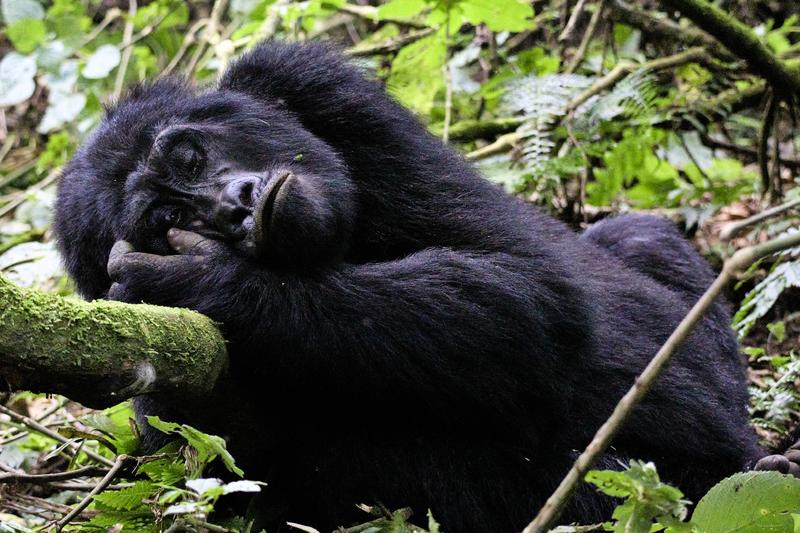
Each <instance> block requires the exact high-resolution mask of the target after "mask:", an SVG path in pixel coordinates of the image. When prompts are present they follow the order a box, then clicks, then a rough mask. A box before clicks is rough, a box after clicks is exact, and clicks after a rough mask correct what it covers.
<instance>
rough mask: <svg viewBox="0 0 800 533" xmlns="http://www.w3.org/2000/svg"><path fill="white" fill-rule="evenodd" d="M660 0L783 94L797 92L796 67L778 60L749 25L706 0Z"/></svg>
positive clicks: (798, 73)
mask: <svg viewBox="0 0 800 533" xmlns="http://www.w3.org/2000/svg"><path fill="white" fill-rule="evenodd" d="M662 3H663V4H664V5H665V6H667V7H670V8H672V9H675V10H678V11H680V12H681V14H682V15H683V16H685V17H687V18H688V19H690V20H691V21H692V22H694V23H695V24H697V26H699V27H700V29H702V30H704V31H706V32H708V33H710V34H711V35H713V36H714V38H716V39H717V40H718V41H719V42H721V43H722V44H723V45H725V47H726V48H727V49H728V50H729V51H730V52H731V53H732V54H734V55H735V56H737V57H740V58H742V59H744V60H745V61H747V64H748V65H749V66H750V69H751V70H752V71H753V72H755V73H757V74H758V75H760V76H762V77H764V78H765V79H766V80H767V81H769V82H770V84H771V85H772V86H773V87H775V89H777V90H779V91H780V92H781V93H782V94H783V95H791V94H796V93H800V68H798V67H796V66H794V65H789V64H787V63H786V62H784V61H781V60H780V59H779V58H778V57H777V56H776V55H775V54H773V53H772V51H770V50H769V48H767V46H766V45H765V44H764V43H763V42H761V40H760V39H759V38H758V36H757V35H756V34H755V33H754V32H753V30H752V29H750V28H749V27H747V26H746V25H745V24H743V23H742V22H741V21H739V20H737V19H736V18H734V17H733V16H732V15H730V14H728V13H726V12H725V11H722V10H721V9H720V8H718V7H716V6H714V5H712V4H710V3H709V2H707V1H706V0H663V1H662Z"/></svg>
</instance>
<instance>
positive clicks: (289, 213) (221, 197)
mask: <svg viewBox="0 0 800 533" xmlns="http://www.w3.org/2000/svg"><path fill="white" fill-rule="evenodd" d="M146 101H147V93H146V92H145V93H144V95H143V97H142V96H140V97H139V98H138V99H134V100H132V101H130V102H123V103H122V104H121V105H120V106H119V108H118V109H117V110H116V111H114V112H113V113H112V115H110V117H109V119H108V122H109V123H110V124H107V125H106V126H107V129H108V127H114V126H113V122H114V117H115V114H118V113H120V112H122V115H123V116H128V115H129V113H128V112H127V110H126V109H125V107H126V106H131V107H133V108H134V109H135V108H141V107H142V106H143V102H146ZM145 135H146V136H147V137H148V142H144V143H140V144H141V145H142V148H143V149H141V153H140V154H137V155H138V157H136V158H135V164H134V165H133V166H132V168H131V170H130V172H128V173H127V175H126V176H125V177H124V187H123V188H122V189H121V190H120V191H119V192H120V193H121V194H122V199H121V200H122V201H121V202H120V203H119V205H120V207H121V209H122V213H121V214H120V217H121V222H122V225H121V232H122V234H121V235H120V234H118V235H116V237H117V238H124V239H126V240H128V241H130V242H131V243H132V244H133V245H134V246H135V247H136V248H137V249H140V250H144V251H150V252H154V253H162V254H166V253H169V252H170V249H169V245H168V243H167V239H166V234H167V231H168V230H169V229H170V228H172V227H176V228H180V229H185V230H190V231H193V232H195V233H200V234H203V235H205V236H207V237H210V238H212V239H215V240H218V241H222V242H224V243H226V244H227V245H228V246H229V247H231V248H232V249H234V250H236V251H237V252H239V253H241V254H245V255H247V256H248V257H251V258H252V259H255V260H258V261H264V262H265V263H269V264H274V265H276V266H309V265H315V264H318V263H320V262H325V261H330V260H331V259H333V258H336V257H339V256H341V254H342V253H343V252H344V249H345V247H346V243H347V237H348V235H349V233H350V226H351V224H352V219H353V217H354V209H355V208H354V191H353V183H352V180H351V179H350V178H349V176H348V174H347V172H346V170H345V169H344V165H343V164H342V162H341V160H340V158H339V156H338V154H336V153H335V152H334V151H333V150H332V149H331V148H330V146H328V145H327V144H325V143H324V142H322V141H321V140H320V139H318V138H316V137H314V136H313V135H312V134H311V133H310V132H308V131H307V130H305V129H304V128H303V127H302V125H301V124H300V123H299V122H298V121H297V120H296V119H295V118H294V117H293V116H292V115H291V114H290V113H288V112H286V111H284V110H282V109H280V108H267V107H266V106H265V105H264V104H259V103H257V102H255V101H252V100H249V99H247V98H246V97H243V96H241V95H238V96H237V98H236V99H232V98H230V96H229V95H228V96H226V98H224V99H223V98H216V97H215V96H214V93H210V94H209V95H201V96H192V97H190V98H189V99H188V100H187V101H185V102H183V103H182V106H181V108H180V109H178V110H176V112H174V113H173V114H172V115H171V116H167V117H163V118H162V119H161V120H158V122H157V123H155V124H153V125H152V126H151V127H150V128H148V129H147V131H146V134H145ZM90 149H91V148H90ZM131 149H132V150H133V149H135V148H134V147H132V148H131ZM98 177H100V178H102V176H98ZM117 233H120V232H119V231H118V232H117Z"/></svg>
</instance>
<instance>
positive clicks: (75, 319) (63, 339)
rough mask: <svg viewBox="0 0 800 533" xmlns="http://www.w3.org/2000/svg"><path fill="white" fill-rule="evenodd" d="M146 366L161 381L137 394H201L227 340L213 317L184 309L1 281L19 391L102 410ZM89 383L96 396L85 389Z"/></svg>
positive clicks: (212, 379) (7, 359)
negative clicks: (104, 401) (47, 394)
mask: <svg viewBox="0 0 800 533" xmlns="http://www.w3.org/2000/svg"><path fill="white" fill-rule="evenodd" d="M145 362H146V363H149V364H150V365H152V367H153V369H154V370H155V372H156V380H155V382H154V383H152V384H145V385H144V386H145V387H146V388H145V389H144V390H137V391H135V392H139V393H141V392H165V393H176V392H179V393H181V394H201V395H202V394H205V393H207V392H209V391H210V390H211V388H212V387H213V385H214V384H215V383H216V381H217V379H218V377H219V375H220V374H221V372H222V370H223V368H224V366H225V363H226V352H225V341H224V339H223V338H222V336H221V335H220V333H219V330H218V329H217V328H216V326H215V325H214V323H213V322H212V321H211V320H210V319H209V318H207V317H205V316H203V315H201V314H199V313H195V312H192V311H189V310H186V309H175V308H169V307H158V306H152V305H130V304H124V303H120V302H109V301H95V302H84V301H81V300H77V299H74V298H63V297H60V296H57V295H54V294H47V293H43V292H41V291H36V290H32V289H24V288H21V287H17V286H16V285H14V284H12V283H11V282H9V281H8V280H6V279H4V278H3V277H2V276H0V370H2V372H3V374H4V376H5V375H8V376H10V378H9V379H10V382H11V383H12V384H13V385H15V386H18V387H24V388H36V387H39V388H38V389H36V390H39V391H43V392H54V393H60V394H64V395H66V396H69V397H71V398H75V399H78V400H81V398H80V397H79V396H83V398H84V399H83V400H82V401H84V402H85V403H87V402H86V399H87V398H88V400H89V402H88V403H90V404H91V403H94V404H96V403H97V401H98V399H101V398H103V397H106V396H108V395H109V394H111V393H112V392H114V391H117V390H120V389H121V388H123V387H125V386H128V385H130V384H131V383H133V382H136V381H137V377H138V376H137V374H136V372H137V369H139V368H141V365H142V364H143V363H145ZM38 374H44V375H45V377H47V380H45V379H43V378H41V377H39V376H38ZM87 384H93V385H96V388H95V390H92V391H87V390H82V389H83V388H85V386H86V385H87ZM76 389H77V390H76ZM76 394H77V395H78V396H76ZM118 399H119V398H118V397H116V398H114V400H115V401H117V400H118ZM100 401H102V400H100Z"/></svg>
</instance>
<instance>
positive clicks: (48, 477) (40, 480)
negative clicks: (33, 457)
mask: <svg viewBox="0 0 800 533" xmlns="http://www.w3.org/2000/svg"><path fill="white" fill-rule="evenodd" d="M107 472H108V469H107V468H101V467H99V466H84V467H83V468H78V469H75V470H69V471H67V472H52V473H49V474H27V473H25V472H8V473H6V474H0V483H15V482H18V483H34V484H37V485H39V484H44V483H51V482H53V481H66V480H68V479H75V478H77V477H94V476H100V475H102V474H105V473H107Z"/></svg>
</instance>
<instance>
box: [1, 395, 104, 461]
mask: <svg viewBox="0 0 800 533" xmlns="http://www.w3.org/2000/svg"><path fill="white" fill-rule="evenodd" d="M0 413H3V414H5V415H7V416H9V417H11V418H12V419H13V420H16V421H17V422H19V423H20V424H22V425H24V426H27V427H29V428H31V429H33V430H35V431H37V432H39V433H41V434H42V435H46V436H48V437H50V438H51V439H53V440H54V441H56V442H60V443H61V444H67V445H69V446H70V448H71V449H72V450H73V451H76V450H77V449H78V447H79V445H78V444H76V443H74V442H71V441H69V440H68V439H66V438H64V437H63V436H61V435H59V434H58V433H56V432H55V431H53V430H52V429H50V428H48V427H47V426H43V425H42V424H40V423H39V422H37V421H35V420H33V419H32V418H28V417H27V416H25V415H21V414H19V413H17V412H16V411H12V410H11V409H9V408H8V407H6V406H5V405H0ZM81 451H82V452H83V453H85V454H86V455H87V456H88V457H90V458H91V459H92V460H94V461H96V462H98V463H100V464H104V465H106V466H112V465H113V464H114V463H112V462H111V461H109V460H108V459H106V458H105V457H103V456H102V455H98V454H97V453H95V452H93V451H92V450H81Z"/></svg>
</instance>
